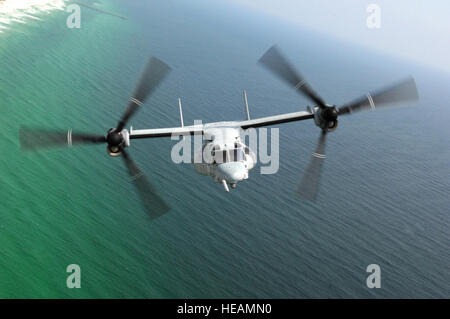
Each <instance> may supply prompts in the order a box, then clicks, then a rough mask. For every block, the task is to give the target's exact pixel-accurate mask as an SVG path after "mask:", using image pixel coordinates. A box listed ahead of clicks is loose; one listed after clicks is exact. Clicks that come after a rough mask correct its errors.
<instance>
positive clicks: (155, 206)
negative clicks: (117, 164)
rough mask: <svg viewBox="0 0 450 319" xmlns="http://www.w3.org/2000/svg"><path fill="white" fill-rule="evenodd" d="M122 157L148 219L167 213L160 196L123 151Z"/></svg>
mask: <svg viewBox="0 0 450 319" xmlns="http://www.w3.org/2000/svg"><path fill="white" fill-rule="evenodd" d="M122 157H123V159H124V162H125V165H126V166H127V168H128V173H129V175H130V177H131V180H132V182H133V184H134V186H135V187H136V190H137V192H138V194H139V197H140V198H141V200H142V203H143V205H144V207H145V209H146V211H147V213H148V215H149V216H150V218H151V219H155V218H157V217H159V216H161V215H163V214H165V213H167V212H168V211H169V210H170V208H169V206H168V205H167V204H166V203H165V202H164V200H163V199H162V198H161V197H160V196H158V194H157V193H156V190H155V188H154V187H153V185H152V184H151V183H150V181H149V180H148V179H147V178H146V177H145V175H144V174H143V173H142V171H141V170H140V169H139V167H138V166H137V164H136V163H135V162H134V161H133V159H131V157H130V156H129V155H128V153H127V152H126V151H125V150H123V151H122Z"/></svg>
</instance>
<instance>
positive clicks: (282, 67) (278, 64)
mask: <svg viewBox="0 0 450 319" xmlns="http://www.w3.org/2000/svg"><path fill="white" fill-rule="evenodd" d="M258 62H259V63H260V64H261V65H262V66H264V67H265V68H267V69H268V70H270V71H272V72H273V73H274V74H275V75H277V76H278V77H279V78H281V79H282V80H284V81H286V82H287V83H288V84H290V85H292V86H293V87H294V88H295V89H296V90H299V91H300V92H301V93H303V94H304V95H306V97H308V98H309V99H311V100H312V101H313V102H314V103H315V104H317V106H319V107H320V108H325V102H324V101H323V100H322V98H321V97H320V96H319V95H318V94H317V93H316V92H314V90H313V89H312V88H311V87H310V86H309V84H308V83H307V82H306V80H305V79H304V78H303V77H302V76H301V75H300V74H299V73H298V72H297V71H296V70H295V69H294V67H293V66H292V65H291V64H290V63H289V62H288V61H287V59H286V58H285V57H284V56H283V55H282V54H281V52H280V51H279V50H278V48H277V47H276V46H273V47H271V48H270V49H269V50H267V52H266V53H264V55H263V56H262V57H261V58H260V59H259V61H258Z"/></svg>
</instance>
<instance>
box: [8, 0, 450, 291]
mask: <svg viewBox="0 0 450 319" xmlns="http://www.w3.org/2000/svg"><path fill="white" fill-rule="evenodd" d="M84 1H85V2H88V3H93V1H88V0H84ZM98 2H99V4H98V5H99V6H101V7H102V8H105V9H107V10H110V11H114V12H117V13H120V14H122V15H125V16H127V18H128V19H127V20H121V19H118V18H116V17H113V16H108V15H105V14H102V13H100V12H96V11H91V10H89V9H82V25H81V29H69V28H67V27H66V19H67V17H68V15H69V13H67V12H64V11H62V10H50V11H45V12H36V13H34V14H33V16H35V17H38V19H36V18H26V17H25V18H24V19H23V20H21V22H11V24H9V25H8V29H2V31H3V33H1V34H0V128H1V129H0V154H1V156H0V203H1V208H0V212H1V214H0V297H1V298H166V297H171V298H218V297H219V298H233V297H234V298H244V297H245V298H410V297H415V298H437V297H447V298H448V297H450V250H449V247H450V216H449V213H450V210H449V206H450V205H449V204H450V201H449V197H450V196H449V193H450V170H449V159H450V147H449V146H450V125H449V123H450V109H449V107H450V106H449V101H450V91H449V89H448V88H449V84H450V76H449V75H447V74H443V73H441V72H440V71H439V70H431V69H428V68H427V67H425V66H422V65H418V64H416V63H412V62H407V61H402V60H399V59H397V58H394V57H389V56H386V55H383V54H381V53H377V52H372V51H369V50H367V49H364V48H362V47H358V46H354V45H350V44H348V43H345V42H340V41H339V40H337V39H333V38H330V37H328V36H326V35H323V34H321V33H317V32H315V31H312V30H308V29H304V28H301V27H298V26H294V25H290V24H287V23H284V22H282V21H279V20H275V19H274V18H271V17H269V16H264V15H260V14H258V13H254V12H252V11H249V10H247V9H245V8H241V7H238V6H235V5H232V4H228V3H227V2H224V1H214V5H211V2H209V1H205V0H194V1H181V0H167V1H144V0H133V1H124V0H103V1H101V2H100V1H98ZM275 43H277V44H278V45H279V47H280V48H281V49H282V50H283V51H284V52H285V54H286V55H287V56H288V57H289V58H290V59H291V61H292V62H293V63H294V64H295V65H296V66H297V68H298V69H300V70H301V72H302V74H303V75H304V76H305V77H306V78H307V79H308V80H309V81H310V83H311V85H312V86H313V87H314V88H315V90H316V91H318V92H320V94H321V95H322V96H323V97H324V98H325V99H326V101H327V102H328V103H330V104H338V105H339V104H342V103H345V102H347V101H350V100H352V99H353V98H356V97H359V96H360V95H362V94H365V92H367V91H368V90H372V89H376V88H379V87H383V86H384V85H386V84H390V83H393V82H396V81H397V80H399V79H402V78H403V77H405V76H408V75H412V76H414V77H415V79H416V82H417V86H418V89H419V94H420V102H418V103H414V104H411V105H410V106H407V107H406V106H405V107H397V108H392V109H382V110H381V109H380V110H377V111H376V112H365V113H363V112H361V113H358V114H354V115H352V116H349V117H342V118H341V119H340V123H339V127H338V129H337V130H336V131H335V132H333V133H332V134H329V136H328V141H327V159H326V162H325V164H324V167H323V168H324V169H323V173H322V183H321V189H320V193H319V196H318V199H317V202H316V203H309V202H305V201H303V200H301V199H299V198H297V197H296V196H295V190H296V187H297V184H298V182H299V179H300V178H301V176H302V173H303V171H304V170H305V168H306V166H307V164H308V161H309V158H310V154H311V152H312V151H313V150H314V146H315V143H316V141H317V138H318V135H319V133H320V132H319V129H318V128H317V127H315V126H314V124H313V123H312V122H310V121H304V122H299V123H290V124H285V125H282V126H280V169H279V171H278V173H277V174H274V175H261V174H260V166H259V165H258V166H257V167H256V168H255V169H254V170H252V171H251V172H250V178H249V179H248V180H246V181H244V182H242V183H240V184H239V185H238V187H237V189H236V190H232V191H231V192H230V193H225V192H224V190H223V187H222V186H221V185H219V184H214V183H212V180H211V179H210V178H209V177H205V176H200V175H197V174H196V173H195V171H194V169H193V167H192V166H191V165H189V164H180V165H177V164H174V163H173V162H172V161H171V159H170V151H171V147H172V146H173V145H174V144H175V142H174V141H171V140H170V139H164V138H163V139H153V140H138V141H132V146H131V148H130V154H131V155H132V156H133V157H134V159H135V160H136V161H137V162H138V163H139V165H140V166H141V168H142V170H143V171H144V172H146V173H147V174H148V176H149V177H150V178H151V180H152V182H153V183H154V184H155V185H157V188H158V190H159V192H160V193H161V195H162V196H163V197H164V199H165V200H166V201H167V202H168V203H169V204H170V206H171V207H172V209H171V211H170V212H169V213H168V214H167V215H165V216H163V217H161V218H159V219H157V220H155V221H153V222H151V221H150V220H149V219H148V218H147V216H146V214H145V211H144V210H143V208H142V206H141V204H140V202H139V198H138V196H137V194H136V193H135V192H134V189H133V186H132V185H131V184H130V183H129V179H128V175H127V172H126V170H125V167H124V166H123V163H122V161H121V160H120V159H118V158H112V157H109V156H108V155H107V154H106V151H105V147H104V146H85V147H79V148H72V149H68V150H67V149H63V150H52V151H46V152H39V153H22V152H21V151H20V148H19V139H18V130H19V127H20V126H21V125H27V126H34V127H44V128H61V129H67V128H69V127H71V128H73V129H74V130H79V131H88V132H93V133H100V134H103V133H105V132H106V130H107V129H109V128H110V127H113V126H114V125H115V124H116V122H117V120H118V118H119V117H120V115H121V114H122V112H123V111H124V109H125V106H126V103H127V100H128V98H129V96H130V93H131V91H132V90H133V87H134V85H135V83H136V79H137V78H138V76H139V72H140V69H141V67H142V66H143V65H144V63H145V61H146V59H147V58H148V57H149V56H151V55H154V56H157V57H159V58H160V59H162V60H164V61H165V62H166V63H167V64H169V65H170V66H171V68H172V72H171V73H170V75H169V76H168V77H167V80H166V81H165V82H164V83H163V85H161V86H160V87H159V89H158V90H157V91H156V92H155V94H154V95H153V96H152V97H151V99H150V100H149V101H148V102H147V103H146V104H145V107H144V108H143V109H142V110H141V112H140V113H139V114H138V115H137V116H135V117H134V118H133V119H132V121H131V125H132V126H133V128H135V129H139V128H157V127H167V126H177V125H179V114H178V106H177V99H178V97H181V99H182V102H183V110H184V121H185V124H189V123H193V121H194V120H203V121H204V122H209V121H221V120H241V119H244V118H245V111H244V105H243V101H242V90H243V89H246V90H247V94H248V100H249V106H250V115H251V117H259V116H268V115H272V114H278V113H283V112H294V111H300V110H304V109H305V108H306V105H307V104H308V101H307V100H305V99H304V98H303V97H302V96H300V95H298V94H297V93H296V92H294V91H292V90H291V89H289V88H288V87H286V86H285V85H284V84H283V83H282V82H280V81H279V80H278V79H277V78H275V77H274V76H273V75H271V74H269V73H268V72H267V71H266V70H263V69H262V68H261V67H259V66H258V65H257V64H256V61H257V60H258V58H259V57H260V56H261V55H262V54H263V53H264V52H265V50H267V49H268V48H269V47H270V46H271V45H273V44H275ZM69 264H78V265H79V266H80V267H81V274H82V275H81V289H68V288H67V286H66V279H67V276H68V275H69V274H68V273H67V272H66V267H67V266H68V265H69ZM370 264H378V265H379V266H380V267H381V288H380V289H369V288H368V287H367V286H366V278H367V276H368V275H369V274H368V273H367V272H366V267H367V266H368V265H370Z"/></svg>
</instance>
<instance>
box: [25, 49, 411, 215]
mask: <svg viewBox="0 0 450 319" xmlns="http://www.w3.org/2000/svg"><path fill="white" fill-rule="evenodd" d="M259 63H260V64H261V65H262V66H264V67H265V68H267V69H268V70H270V71H272V72H273V73H274V74H275V75H277V76H278V77H280V78H281V79H282V80H284V81H285V82H286V83H287V84H289V85H290V86H292V87H293V88H294V89H295V90H297V91H298V92H299V93H301V94H303V95H305V96H306V97H307V98H309V99H310V100H311V101H312V102H313V103H314V105H315V106H313V107H307V110H306V111H299V112H293V113H285V114H280V115H274V116H268V117H262V118H256V119H250V116H249V111H248V104H247V98H246V95H245V91H244V101H245V108H246V113H247V119H246V120H243V121H229V122H214V123H206V124H201V125H188V126H185V125H184V123H183V114H182V109H181V102H180V103H179V108H180V118H181V126H179V127H169V128H156V129H141V130H134V129H132V128H131V129H130V130H127V129H126V128H125V125H126V124H127V123H128V122H129V120H130V118H131V117H132V116H133V115H134V114H135V113H136V111H137V110H138V109H139V108H140V107H142V105H143V104H144V102H145V101H146V99H147V98H148V97H149V96H150V94H151V93H152V92H153V91H154V89H155V88H156V87H157V86H158V84H159V83H160V82H161V81H162V80H163V78H164V77H165V76H166V75H167V73H168V72H169V70H170V68H169V67H168V66H167V65H166V64H165V63H164V62H162V61H161V60H159V59H157V58H155V57H152V58H150V60H149V61H148V63H147V65H146V67H145V68H144V70H143V72H142V75H141V78H140V80H139V81H138V84H137V86H136V89H135V91H134V93H133V95H132V97H131V98H130V100H129V102H128V106H127V108H126V111H125V113H124V114H123V116H122V118H121V119H120V120H119V122H118V123H117V125H116V127H114V128H111V129H109V130H108V131H107V133H106V135H93V134H84V133H75V132H72V130H71V129H69V130H68V131H59V132H58V131H49V130H38V129H31V128H25V127H21V128H20V133H19V135H20V142H21V148H22V150H36V149H39V148H42V147H58V146H59V147H72V146H75V145H83V144H106V149H107V152H108V154H109V155H111V156H121V157H122V158H123V160H124V162H125V165H126V166H127V168H128V172H129V174H130V176H131V180H132V181H133V183H134V185H135V186H136V189H137V191H138V194H139V195H140V197H141V199H142V201H143V204H144V206H145V208H146V210H147V211H148V213H149V215H150V217H151V218H155V217H158V216H160V215H162V214H164V213H166V212H167V211H168V210H169V206H168V205H167V204H166V203H165V202H164V200H163V199H162V198H161V197H160V196H159V195H158V194H157V193H156V191H155V188H154V187H153V186H152V185H151V183H150V182H149V180H148V179H146V178H145V176H144V175H143V173H142V171H141V170H140V169H139V168H138V166H137V165H136V163H135V162H134V161H133V160H132V159H131V157H130V155H129V154H128V152H127V151H126V148H127V147H129V146H130V141H131V140H133V139H144V138H160V137H171V136H173V135H177V136H180V135H189V134H190V135H195V134H202V135H203V140H204V147H205V146H210V149H212V157H213V161H209V162H208V163H203V162H201V163H195V164H194V165H195V169H196V171H197V172H198V173H200V174H202V175H209V176H212V178H213V180H214V181H215V182H218V183H222V184H223V185H224V187H225V190H226V191H229V188H228V185H230V186H231V187H232V188H235V187H236V184H237V183H238V182H240V181H242V180H244V179H247V178H248V172H249V170H250V169H252V168H253V167H254V166H255V164H256V156H255V154H254V153H253V151H252V150H250V149H249V148H248V146H247V145H245V143H244V142H245V141H244V139H242V136H243V133H244V131H245V130H247V129H250V128H258V127H263V126H270V125H276V124H282V123H288V122H295V121H303V120H308V119H312V120H314V123H315V124H316V126H317V127H319V128H320V130H321V135H320V137H319V140H318V143H317V147H316V150H315V152H314V153H313V154H312V157H311V160H310V163H309V166H308V168H307V170H306V172H305V174H304V176H303V179H302V180H301V183H300V186H299V190H298V195H299V196H300V197H302V198H304V199H307V200H311V201H313V200H315V198H316V196H317V191H318V184H319V177H320V171H321V167H322V163H323V160H324V159H325V138H326V136H327V133H328V132H331V131H333V130H335V129H336V127H337V125H338V117H339V116H341V115H349V114H352V113H353V112H356V111H360V110H366V109H369V110H370V109H371V110H375V108H377V107H379V106H385V105H387V104H392V103H397V102H404V101H412V100H417V99H418V92H417V89H416V85H415V82H414V80H413V79H412V78H408V79H406V80H404V81H401V82H399V83H397V84H395V85H393V86H391V87H389V88H387V89H384V90H381V91H377V92H375V93H367V94H366V95H364V96H363V97H360V98H358V99H356V100H354V101H353V102H350V103H347V104H344V105H342V106H340V107H337V106H336V105H330V104H326V103H325V102H324V100H323V99H322V98H321V97H320V96H319V95H318V94H317V93H316V92H315V91H314V90H313V89H312V88H311V86H310V85H309V84H308V83H307V82H306V80H305V79H304V78H303V77H302V76H301V75H300V74H299V73H298V72H297V71H295V69H294V68H293V67H292V66H291V64H290V63H289V62H288V61H287V60H286V59H285V58H284V57H283V55H282V54H281V53H280V51H279V50H278V49H277V47H276V46H273V47H271V48H270V49H269V50H268V51H267V52H266V53H265V54H264V55H263V56H262V57H261V59H260V60H259ZM179 101H180V100H179ZM211 146H212V147H211Z"/></svg>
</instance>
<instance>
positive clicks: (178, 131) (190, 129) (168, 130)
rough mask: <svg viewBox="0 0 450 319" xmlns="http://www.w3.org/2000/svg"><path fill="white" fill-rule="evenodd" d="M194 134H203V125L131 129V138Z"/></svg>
mask: <svg viewBox="0 0 450 319" xmlns="http://www.w3.org/2000/svg"><path fill="white" fill-rule="evenodd" d="M193 134H203V125H189V126H179V127H165V128H153V129H148V130H133V129H132V128H131V129H130V139H135V138H152V137H170V136H172V135H193Z"/></svg>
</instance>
